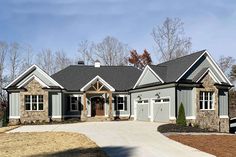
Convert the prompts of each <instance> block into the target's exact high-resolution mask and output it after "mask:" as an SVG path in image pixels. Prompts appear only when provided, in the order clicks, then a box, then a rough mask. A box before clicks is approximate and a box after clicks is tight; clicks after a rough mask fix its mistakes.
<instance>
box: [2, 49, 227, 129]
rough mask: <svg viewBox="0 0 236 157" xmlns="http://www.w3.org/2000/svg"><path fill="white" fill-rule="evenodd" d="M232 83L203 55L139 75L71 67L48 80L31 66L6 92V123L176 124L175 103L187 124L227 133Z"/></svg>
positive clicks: (133, 70)
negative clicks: (77, 120) (98, 121)
mask: <svg viewBox="0 0 236 157" xmlns="http://www.w3.org/2000/svg"><path fill="white" fill-rule="evenodd" d="M231 87H232V84H231V83H230V81H229V80H228V79H227V77H226V76H225V75H224V73H223V72H222V71H221V70H220V68H219V67H218V65H217V64H216V63H215V61H214V60H213V59H212V57H211V56H210V54H209V53H208V52H207V51H206V50H203V51H199V52H196V53H192V54H190V55H187V56H184V57H180V58H178V59H175V60H171V61H168V62H164V63H161V64H158V65H149V66H146V67H145V69H144V70H143V71H141V70H139V69H137V68H135V67H132V66H101V65H100V63H99V62H95V65H94V66H88V65H84V64H81V63H80V64H78V65H71V66H68V67H67V68H65V69H63V70H61V71H59V72H57V73H55V74H53V75H52V76H49V75H48V74H47V73H45V72H44V71H43V70H41V69H40V68H39V67H38V66H36V65H33V66H31V67H30V68H29V69H28V70H26V71H25V72H24V73H22V74H21V75H20V76H19V77H17V78H16V79H15V80H14V81H13V82H11V83H10V84H9V85H8V86H7V87H6V90H7V92H8V97H9V114H10V115H9V121H10V122H11V123H17V122H21V123H27V122H32V121H33V122H34V121H50V120H59V121H60V120H62V119H64V118H67V117H78V118H80V119H81V120H82V121H86V120H87V118H90V117H95V116H96V117H97V116H101V117H107V118H109V119H111V120H112V119H114V118H116V117H118V118H130V119H134V120H140V121H159V122H175V121H176V117H177V114H178V108H179V105H180V104H181V103H182V104H183V105H184V108H185V114H186V119H187V121H188V123H191V124H193V125H194V124H196V125H198V126H200V127H202V128H209V129H215V130H218V131H221V132H228V130H229V119H228V91H229V89H230V88H231Z"/></svg>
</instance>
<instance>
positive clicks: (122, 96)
mask: <svg viewBox="0 0 236 157" xmlns="http://www.w3.org/2000/svg"><path fill="white" fill-rule="evenodd" d="M119 98H120V100H119ZM121 99H122V100H121ZM119 101H120V102H119ZM115 105H116V111H125V95H117V96H116V103H115ZM119 105H122V106H123V107H122V108H123V109H119Z"/></svg>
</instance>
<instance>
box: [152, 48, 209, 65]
mask: <svg viewBox="0 0 236 157" xmlns="http://www.w3.org/2000/svg"><path fill="white" fill-rule="evenodd" d="M205 51H206V49H204V50H201V51H197V52H193V53H190V54H187V55H185V56H181V57H178V58H175V59H172V60H169V61H165V62H162V63H159V64H157V65H156V66H160V64H164V63H168V62H171V61H174V60H178V59H182V58H184V57H188V56H191V55H194V54H196V53H200V52H205Z"/></svg>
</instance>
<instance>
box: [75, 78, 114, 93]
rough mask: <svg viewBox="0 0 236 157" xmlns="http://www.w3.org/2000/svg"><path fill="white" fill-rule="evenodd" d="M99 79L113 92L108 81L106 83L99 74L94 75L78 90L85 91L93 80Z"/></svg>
mask: <svg viewBox="0 0 236 157" xmlns="http://www.w3.org/2000/svg"><path fill="white" fill-rule="evenodd" d="M96 80H98V81H100V82H101V83H102V84H103V85H105V86H106V87H107V88H108V89H109V90H110V91H112V92H114V91H115V89H114V88H113V87H112V86H111V85H109V83H107V82H106V81H105V80H103V79H102V78H101V77H100V76H99V75H97V76H95V77H94V78H93V79H92V80H91V81H89V82H88V83H87V84H86V85H84V86H83V87H82V88H81V89H80V91H86V90H87V88H90V87H91V84H92V83H93V82H94V81H96Z"/></svg>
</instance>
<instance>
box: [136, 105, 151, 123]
mask: <svg viewBox="0 0 236 157" xmlns="http://www.w3.org/2000/svg"><path fill="white" fill-rule="evenodd" d="M137 120H140V121H148V120H149V119H148V105H146V104H138V105H137Z"/></svg>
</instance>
